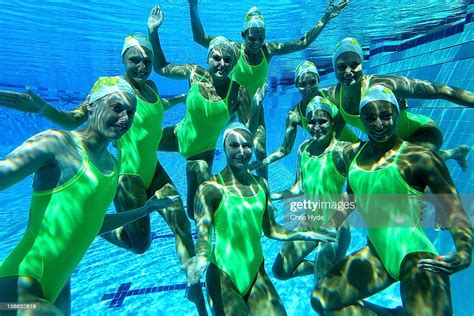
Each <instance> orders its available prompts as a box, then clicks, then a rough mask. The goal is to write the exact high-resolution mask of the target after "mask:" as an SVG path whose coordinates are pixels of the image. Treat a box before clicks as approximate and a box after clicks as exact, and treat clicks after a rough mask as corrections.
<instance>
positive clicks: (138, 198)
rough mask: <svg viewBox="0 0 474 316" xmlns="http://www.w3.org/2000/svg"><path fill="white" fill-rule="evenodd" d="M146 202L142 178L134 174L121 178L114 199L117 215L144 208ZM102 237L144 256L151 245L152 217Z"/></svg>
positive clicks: (121, 176) (144, 218)
mask: <svg viewBox="0 0 474 316" xmlns="http://www.w3.org/2000/svg"><path fill="white" fill-rule="evenodd" d="M146 201H147V190H146V188H145V184H144V183H143V180H142V178H140V176H138V175H132V174H125V175H120V176H119V181H118V186H117V193H116V194H115V198H114V204H115V210H116V211H117V213H120V212H126V211H129V210H133V209H136V208H138V207H142V206H143V205H145V203H146ZM101 236H102V237H103V238H104V239H105V240H107V241H109V242H110V243H112V244H114V245H116V246H119V247H122V248H125V249H127V250H130V251H132V252H134V253H137V254H142V253H144V252H145V251H146V250H147V249H148V248H149V247H150V244H151V230H150V216H149V215H148V216H145V217H143V218H140V219H138V220H136V221H134V222H132V223H130V224H127V225H124V226H123V227H120V228H117V229H116V230H113V231H111V232H108V233H105V234H103V235H101Z"/></svg>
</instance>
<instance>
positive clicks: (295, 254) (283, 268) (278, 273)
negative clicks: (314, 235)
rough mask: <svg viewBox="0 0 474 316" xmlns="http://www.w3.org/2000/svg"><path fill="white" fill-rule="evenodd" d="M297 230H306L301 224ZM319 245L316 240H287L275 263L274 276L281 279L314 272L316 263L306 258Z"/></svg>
mask: <svg viewBox="0 0 474 316" xmlns="http://www.w3.org/2000/svg"><path fill="white" fill-rule="evenodd" d="M295 230H296V231H306V230H307V229H306V228H304V227H302V226H299V227H297V228H296V229H295ZM317 246H318V242H315V241H286V242H284V243H283V245H282V247H281V250H280V252H279V253H278V254H277V256H276V258H275V262H274V263H273V267H272V272H273V276H274V277H275V278H277V279H279V280H288V279H291V278H295V277H298V276H303V275H309V274H313V273H314V263H313V262H312V261H310V260H305V258H306V257H307V256H308V255H309V254H310V253H311V252H312V251H313V250H314V249H315V248H316V247H317Z"/></svg>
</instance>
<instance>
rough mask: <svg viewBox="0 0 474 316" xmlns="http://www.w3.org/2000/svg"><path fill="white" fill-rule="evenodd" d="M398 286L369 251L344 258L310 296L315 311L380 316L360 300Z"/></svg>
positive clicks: (366, 248) (368, 249) (367, 249)
mask: <svg viewBox="0 0 474 316" xmlns="http://www.w3.org/2000/svg"><path fill="white" fill-rule="evenodd" d="M393 282H395V280H394V279H392V278H391V277H390V276H389V275H388V273H387V271H386V270H385V267H384V266H383V264H382V262H381V261H380V259H379V257H378V256H377V255H376V254H375V253H374V252H373V251H372V250H371V249H370V248H369V247H368V246H365V247H364V248H362V249H360V250H358V251H356V252H355V253H353V254H351V255H349V256H347V257H345V258H344V259H342V260H341V261H339V262H338V263H336V265H335V266H334V267H333V268H332V269H331V271H329V273H327V274H326V275H325V276H324V277H323V278H322V279H321V280H320V281H319V282H318V284H317V285H316V287H315V289H314V290H313V293H312V294H311V305H312V306H313V309H314V310H315V311H316V312H317V313H319V314H324V315H326V313H328V312H330V314H334V315H377V312H375V311H372V310H371V308H370V306H364V303H363V302H359V301H360V300H362V299H364V298H366V297H368V296H371V295H373V294H375V293H378V292H380V291H382V290H383V289H385V288H387V287H388V286H389V285H390V284H392V283H393Z"/></svg>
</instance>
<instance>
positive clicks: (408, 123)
mask: <svg viewBox="0 0 474 316" xmlns="http://www.w3.org/2000/svg"><path fill="white" fill-rule="evenodd" d="M371 78H372V75H369V76H367V85H366V89H367V88H368V87H370V80H371ZM362 93H363V92H362ZM339 110H340V112H341V116H342V117H343V118H344V121H346V122H347V123H348V124H350V125H352V126H354V127H356V128H358V129H360V130H361V131H362V132H363V133H365V130H364V125H363V124H362V121H361V120H360V114H357V115H354V114H349V113H347V112H346V110H345V109H344V106H342V89H340V90H339ZM428 123H430V124H434V121H433V120H432V119H430V118H429V117H427V116H424V115H420V114H414V113H410V112H408V110H407V109H403V110H402V111H401V112H400V116H399V118H398V126H397V135H398V136H399V137H400V138H401V139H403V140H408V138H409V137H410V136H411V135H412V134H413V133H414V132H415V131H416V130H417V129H418V128H420V127H421V126H423V125H426V124H428Z"/></svg>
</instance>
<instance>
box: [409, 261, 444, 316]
mask: <svg viewBox="0 0 474 316" xmlns="http://www.w3.org/2000/svg"><path fill="white" fill-rule="evenodd" d="M434 258H436V255H434V254H431V253H420V252H418V253H413V254H408V255H407V256H406V257H405V259H404V260H403V262H402V265H401V268H400V276H401V277H400V294H401V298H402V302H403V310H404V315H435V316H436V315H439V316H441V315H452V314H453V310H452V301H451V290H450V283H449V276H448V275H447V274H440V273H434V272H429V271H423V270H420V269H418V267H417V262H418V260H420V259H434Z"/></svg>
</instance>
